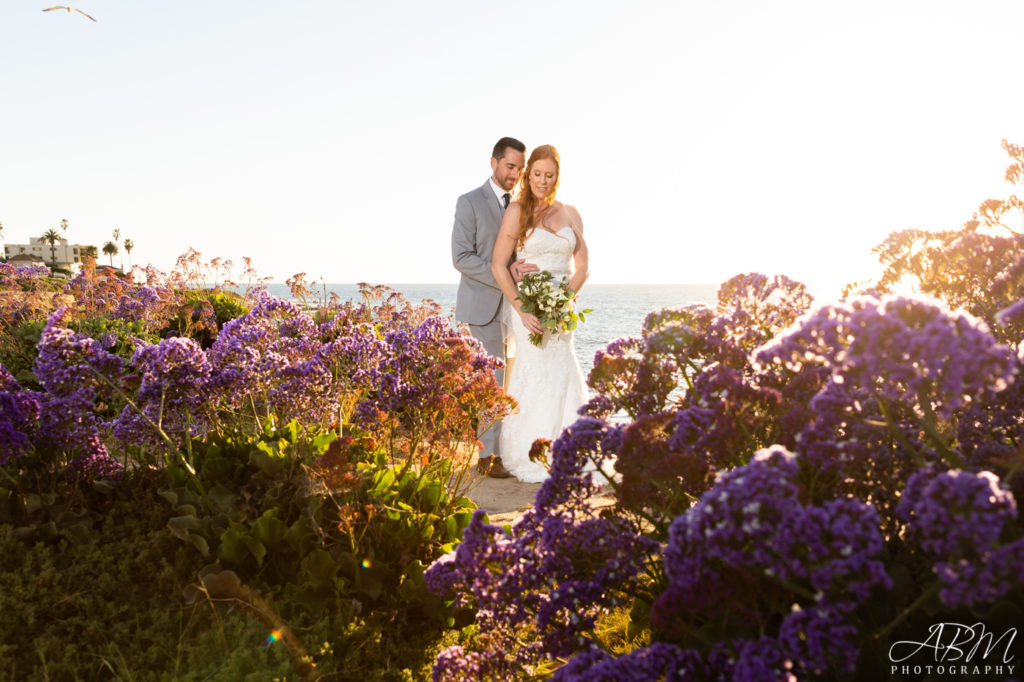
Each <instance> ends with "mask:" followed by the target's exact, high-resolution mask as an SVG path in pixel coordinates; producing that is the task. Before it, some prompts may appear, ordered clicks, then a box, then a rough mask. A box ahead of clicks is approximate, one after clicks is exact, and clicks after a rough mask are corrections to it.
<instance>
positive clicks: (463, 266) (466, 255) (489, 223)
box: [452, 179, 511, 324]
mask: <svg viewBox="0 0 1024 682" xmlns="http://www.w3.org/2000/svg"><path fill="white" fill-rule="evenodd" d="M501 218H502V211H501V206H500V205H499V204H498V200H497V198H496V197H495V196H494V192H493V191H492V190H491V187H490V179H488V181H487V182H485V183H484V184H483V185H482V186H481V187H478V188H477V189H475V190H473V191H472V192H467V193H465V194H463V195H462V196H461V197H459V200H458V201H457V202H456V203H455V226H454V227H453V228H452V265H454V266H455V269H456V270H458V271H459V272H461V273H462V277H461V278H460V279H459V292H458V295H457V296H456V299H455V319H456V320H458V321H459V322H468V323H469V324H487V323H488V322H490V321H491V320H492V319H494V316H495V315H496V314H497V312H498V306H500V305H501V289H499V288H498V282H497V281H495V279H494V275H493V274H492V273H491V254H492V252H493V251H494V242H495V241H496V240H497V238H498V229H499V228H500V227H501ZM509 262H511V261H509Z"/></svg>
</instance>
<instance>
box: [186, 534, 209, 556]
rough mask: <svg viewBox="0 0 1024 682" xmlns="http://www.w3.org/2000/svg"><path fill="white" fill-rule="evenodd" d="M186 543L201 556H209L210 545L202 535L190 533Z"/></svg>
mask: <svg viewBox="0 0 1024 682" xmlns="http://www.w3.org/2000/svg"><path fill="white" fill-rule="evenodd" d="M188 541H189V542H190V543H192V545H194V546H195V548H196V549H198V550H199V551H200V552H201V553H202V555H203V556H210V543H208V542H207V541H206V538H204V537H203V536H202V535H199V534H197V533H192V534H191V535H189V536H188Z"/></svg>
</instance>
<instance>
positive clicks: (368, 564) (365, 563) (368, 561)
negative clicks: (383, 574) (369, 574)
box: [363, 559, 373, 568]
mask: <svg viewBox="0 0 1024 682" xmlns="http://www.w3.org/2000/svg"><path fill="white" fill-rule="evenodd" d="M372 563H373V562H371V561H370V560H369V559H363V568H369V567H370V566H371V565H372Z"/></svg>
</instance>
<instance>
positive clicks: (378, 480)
mask: <svg viewBox="0 0 1024 682" xmlns="http://www.w3.org/2000/svg"><path fill="white" fill-rule="evenodd" d="M394 482H395V472H394V471H393V470H391V469H385V470H384V471H381V472H378V474H377V475H376V476H375V477H374V480H373V492H375V493H382V492H384V491H385V490H387V489H388V488H390V487H391V484H392V483H394Z"/></svg>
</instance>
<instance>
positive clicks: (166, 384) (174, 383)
mask: <svg viewBox="0 0 1024 682" xmlns="http://www.w3.org/2000/svg"><path fill="white" fill-rule="evenodd" d="M131 363H132V366H133V367H134V368H135V370H136V371H137V372H138V374H139V376H140V377H141V384H140V386H139V391H138V396H137V402H136V406H135V407H133V406H131V405H127V406H125V408H124V410H123V411H122V413H121V416H120V418H119V419H118V420H117V421H116V422H115V424H114V434H115V435H116V436H117V437H118V438H120V439H122V440H124V441H125V442H129V443H135V444H138V445H159V444H162V439H161V438H160V437H159V436H158V434H157V432H156V430H155V429H154V427H153V425H152V424H156V425H157V426H158V427H159V428H160V429H161V430H162V431H163V432H164V433H165V434H167V435H168V436H171V437H172V438H176V439H178V440H179V441H180V440H181V439H186V438H190V437H192V436H197V435H201V434H203V433H205V432H206V430H207V429H208V428H209V427H210V424H211V405H210V396H209V390H208V388H209V382H210V375H211V373H212V368H211V366H210V362H209V360H207V357H206V354H205V353H204V352H203V349H202V348H200V347H199V344H198V343H196V342H195V341H194V340H192V339H189V338H183V337H172V338H168V339H164V340H163V341H161V342H160V343H158V344H153V345H148V346H143V347H142V348H140V349H139V350H137V351H136V352H135V355H134V356H133V357H132V360H131ZM143 415H145V416H143ZM147 418H148V419H147ZM150 422H152V424H151V423H150Z"/></svg>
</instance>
